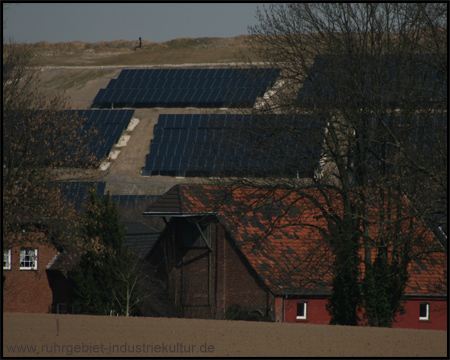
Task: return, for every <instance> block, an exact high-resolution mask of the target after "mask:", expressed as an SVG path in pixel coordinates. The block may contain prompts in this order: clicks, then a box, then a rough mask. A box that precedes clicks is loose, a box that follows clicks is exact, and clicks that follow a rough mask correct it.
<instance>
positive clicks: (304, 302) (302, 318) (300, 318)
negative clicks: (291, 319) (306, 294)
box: [295, 301, 308, 320]
mask: <svg viewBox="0 0 450 360" xmlns="http://www.w3.org/2000/svg"><path fill="white" fill-rule="evenodd" d="M299 303H302V304H303V313H304V314H305V315H303V316H298V315H296V317H295V318H296V319H297V320H306V319H307V318H308V303H307V302H306V301H297V309H296V311H298V304H299Z"/></svg>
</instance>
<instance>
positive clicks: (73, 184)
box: [58, 181, 106, 210]
mask: <svg viewBox="0 0 450 360" xmlns="http://www.w3.org/2000/svg"><path fill="white" fill-rule="evenodd" d="M58 185H59V187H60V189H61V193H62V195H63V196H64V197H65V198H66V199H68V200H69V201H71V202H72V203H73V204H74V206H75V209H78V210H79V209H81V205H82V204H83V202H84V200H85V199H86V195H87V194H88V193H89V190H90V189H94V190H95V191H96V193H97V195H98V196H99V197H101V196H103V195H104V193H105V188H106V182H104V181H101V182H94V181H84V182H81V181H64V182H60V183H59V184H58Z"/></svg>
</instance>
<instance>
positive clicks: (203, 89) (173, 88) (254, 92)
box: [92, 68, 280, 108]
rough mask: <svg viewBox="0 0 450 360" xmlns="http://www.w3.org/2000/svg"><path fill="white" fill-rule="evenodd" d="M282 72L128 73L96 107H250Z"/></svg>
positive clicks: (100, 96) (113, 83)
mask: <svg viewBox="0 0 450 360" xmlns="http://www.w3.org/2000/svg"><path fill="white" fill-rule="evenodd" d="M279 73H280V69H272V68H270V69H269V68H264V69H125V70H122V72H121V73H120V74H119V76H118V78H117V79H112V80H111V81H110V82H109V84H108V86H107V87H106V89H100V91H99V92H98V94H97V96H96V97H95V98H94V101H93V105H92V106H93V107H99V108H101V107H109V108H113V107H114V108H117V107H251V106H253V104H254V103H255V101H256V99H257V97H258V96H262V95H263V94H264V92H265V91H266V90H267V88H268V87H270V86H272V85H273V84H274V83H275V81H276V78H277V77H278V75H279Z"/></svg>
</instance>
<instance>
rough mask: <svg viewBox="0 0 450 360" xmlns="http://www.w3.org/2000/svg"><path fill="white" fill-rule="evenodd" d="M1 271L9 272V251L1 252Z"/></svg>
mask: <svg viewBox="0 0 450 360" xmlns="http://www.w3.org/2000/svg"><path fill="white" fill-rule="evenodd" d="M3 270H11V249H6V250H3Z"/></svg>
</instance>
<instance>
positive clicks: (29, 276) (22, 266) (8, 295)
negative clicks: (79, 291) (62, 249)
mask: <svg viewBox="0 0 450 360" xmlns="http://www.w3.org/2000/svg"><path fill="white" fill-rule="evenodd" d="M35 236H36V241H35V242H33V241H31V242H26V243H23V244H21V245H20V246H14V247H12V248H4V249H3V311H6V312H28V313H51V312H53V311H52V304H53V292H52V289H51V287H50V284H49V279H48V276H47V275H48V274H47V266H48V265H49V264H51V263H52V261H53V260H54V259H55V258H56V257H57V255H58V254H59V251H58V250H57V249H56V247H55V246H53V245H51V244H48V245H43V244H42V242H41V241H39V239H40V238H42V237H44V236H45V235H44V234H42V233H36V235H35Z"/></svg>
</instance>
